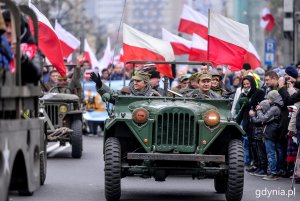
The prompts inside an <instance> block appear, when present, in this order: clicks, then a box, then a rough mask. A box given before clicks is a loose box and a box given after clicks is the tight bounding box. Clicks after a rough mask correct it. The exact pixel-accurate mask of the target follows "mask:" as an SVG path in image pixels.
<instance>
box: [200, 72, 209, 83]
mask: <svg viewBox="0 0 300 201" xmlns="http://www.w3.org/2000/svg"><path fill="white" fill-rule="evenodd" d="M200 80H211V74H209V73H200V74H199V76H198V81H200Z"/></svg>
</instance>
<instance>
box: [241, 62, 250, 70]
mask: <svg viewBox="0 0 300 201" xmlns="http://www.w3.org/2000/svg"><path fill="white" fill-rule="evenodd" d="M243 69H244V70H251V65H250V64H248V63H244V64H243Z"/></svg>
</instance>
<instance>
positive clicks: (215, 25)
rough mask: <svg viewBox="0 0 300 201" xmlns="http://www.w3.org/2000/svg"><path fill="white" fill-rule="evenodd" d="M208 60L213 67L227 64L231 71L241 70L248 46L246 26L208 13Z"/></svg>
mask: <svg viewBox="0 0 300 201" xmlns="http://www.w3.org/2000/svg"><path fill="white" fill-rule="evenodd" d="M209 18H210V19H209V30H208V60H209V61H211V62H212V63H213V64H214V65H215V66H216V65H222V64H227V65H229V66H230V67H231V70H233V71H238V70H241V69H242V65H243V63H244V56H245V54H246V53H247V49H248V46H249V28H248V25H245V24H242V23H239V22H236V21H234V20H232V19H229V18H227V17H224V16H222V15H220V14H218V13H215V12H213V11H210V15H209Z"/></svg>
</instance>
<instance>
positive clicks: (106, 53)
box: [99, 37, 114, 72]
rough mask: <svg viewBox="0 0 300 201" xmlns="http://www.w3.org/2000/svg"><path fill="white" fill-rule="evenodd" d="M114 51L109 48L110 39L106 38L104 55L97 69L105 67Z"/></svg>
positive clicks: (111, 58)
mask: <svg viewBox="0 0 300 201" xmlns="http://www.w3.org/2000/svg"><path fill="white" fill-rule="evenodd" d="M113 55H114V52H113V51H112V50H111V45H110V39H109V37H108V38H107V43H106V48H105V50H104V55H103V57H102V58H101V59H100V61H99V71H100V72H101V70H102V69H103V68H107V67H108V65H109V64H111V63H112V62H113Z"/></svg>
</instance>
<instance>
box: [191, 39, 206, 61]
mask: <svg viewBox="0 0 300 201" xmlns="http://www.w3.org/2000/svg"><path fill="white" fill-rule="evenodd" d="M189 60H190V61H207V40H205V39H203V38H201V37H200V36H198V35H197V34H193V40H192V48H191V51H190V55H189Z"/></svg>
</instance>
